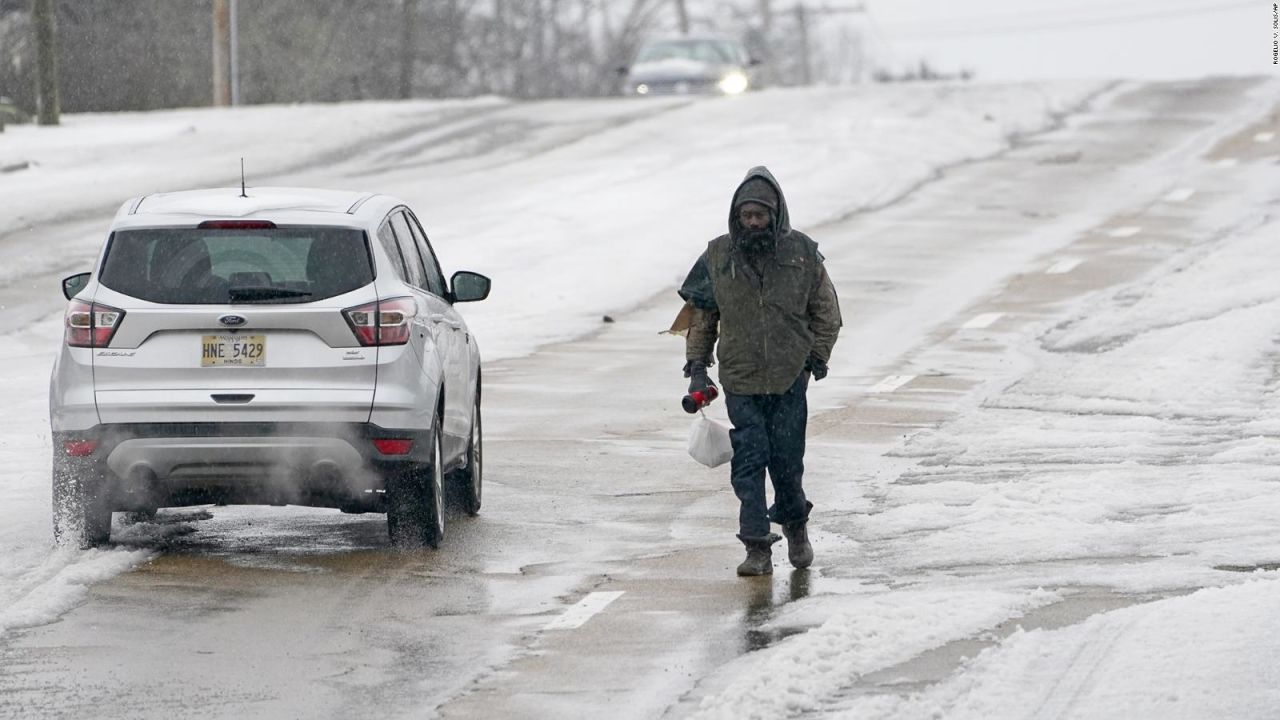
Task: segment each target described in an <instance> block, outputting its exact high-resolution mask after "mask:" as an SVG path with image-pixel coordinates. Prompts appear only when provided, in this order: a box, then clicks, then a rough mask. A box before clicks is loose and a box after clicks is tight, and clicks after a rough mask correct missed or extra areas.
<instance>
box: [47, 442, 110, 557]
mask: <svg viewBox="0 0 1280 720" xmlns="http://www.w3.org/2000/svg"><path fill="white" fill-rule="evenodd" d="M106 490H107V488H106V479H105V476H104V474H103V472H102V471H101V470H100V469H99V468H98V467H97V464H96V463H93V462H75V461H73V460H72V459H71V458H68V457H65V456H59V455H55V456H54V458H53V538H54V540H55V541H57V543H58V544H59V545H63V546H67V547H76V548H81V549H87V548H91V547H97V546H99V545H105V544H106V543H107V541H108V540H109V539H110V538H111V508H110V506H109V505H108V504H107V498H106V494H107V493H106Z"/></svg>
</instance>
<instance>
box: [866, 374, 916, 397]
mask: <svg viewBox="0 0 1280 720" xmlns="http://www.w3.org/2000/svg"><path fill="white" fill-rule="evenodd" d="M915 379H916V376H915V375H890V376H889V377H887V378H885V379H883V380H881V381H880V382H878V383H876V384H875V385H872V386H871V387H870V388H868V389H867V392H869V393H890V392H893V391H894V390H897V389H898V388H900V387H902V386H903V385H906V384H907V383H909V382H911V381H912V380H915Z"/></svg>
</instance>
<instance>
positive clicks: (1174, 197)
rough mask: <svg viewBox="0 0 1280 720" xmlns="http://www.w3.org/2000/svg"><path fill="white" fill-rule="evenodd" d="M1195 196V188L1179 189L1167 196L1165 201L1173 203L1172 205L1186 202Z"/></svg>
mask: <svg viewBox="0 0 1280 720" xmlns="http://www.w3.org/2000/svg"><path fill="white" fill-rule="evenodd" d="M1195 194H1196V189H1195V188H1178V189H1177V190H1174V191H1172V192H1170V193H1169V194H1168V195H1165V196H1164V201H1165V202H1171V203H1180V202H1186V201H1188V200H1190V199H1191V196H1192V195H1195Z"/></svg>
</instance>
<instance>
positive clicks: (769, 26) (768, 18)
mask: <svg viewBox="0 0 1280 720" xmlns="http://www.w3.org/2000/svg"><path fill="white" fill-rule="evenodd" d="M758 1H759V3H760V33H761V34H762V35H764V39H765V40H768V39H769V34H770V33H772V32H773V4H772V2H771V1H770V0H758Z"/></svg>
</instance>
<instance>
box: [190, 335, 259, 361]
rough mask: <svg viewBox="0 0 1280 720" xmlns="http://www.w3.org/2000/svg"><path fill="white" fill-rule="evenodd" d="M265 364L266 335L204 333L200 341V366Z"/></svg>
mask: <svg viewBox="0 0 1280 720" xmlns="http://www.w3.org/2000/svg"><path fill="white" fill-rule="evenodd" d="M266 364H267V336H266V335H205V336H204V340H203V341H202V342H201V343H200V365H201V366H202V367H221V366H234V367H261V366H264V365H266Z"/></svg>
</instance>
